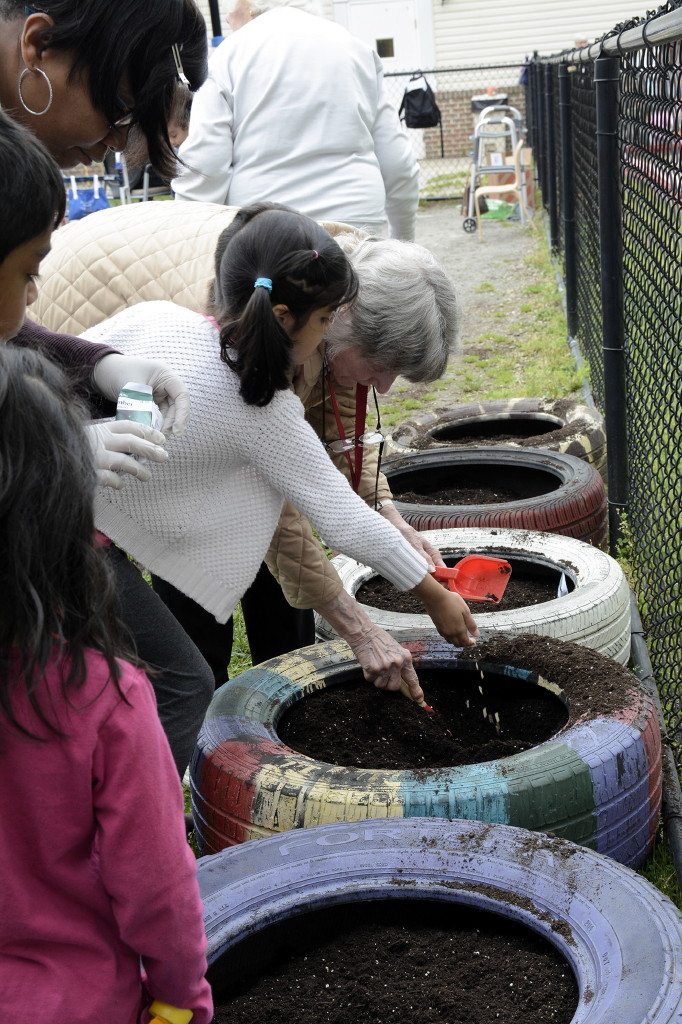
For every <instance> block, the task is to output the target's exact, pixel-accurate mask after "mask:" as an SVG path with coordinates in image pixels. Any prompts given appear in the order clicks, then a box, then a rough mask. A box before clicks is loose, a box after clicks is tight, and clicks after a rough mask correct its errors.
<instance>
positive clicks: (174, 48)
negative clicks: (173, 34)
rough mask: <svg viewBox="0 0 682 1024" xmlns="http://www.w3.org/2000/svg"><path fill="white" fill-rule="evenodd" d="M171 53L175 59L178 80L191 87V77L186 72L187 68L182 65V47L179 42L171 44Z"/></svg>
mask: <svg viewBox="0 0 682 1024" xmlns="http://www.w3.org/2000/svg"><path fill="white" fill-rule="evenodd" d="M171 53H172V54H173V60H174V61H175V73H176V75H177V76H178V81H179V82H181V83H182V84H183V85H185V86H187V88H188V89H189V88H190V84H189V78H188V77H187V75H186V74H185V69H184V68H183V66H182V61H181V60H180V47H179V46H178V44H177V43H173V45H172V46H171Z"/></svg>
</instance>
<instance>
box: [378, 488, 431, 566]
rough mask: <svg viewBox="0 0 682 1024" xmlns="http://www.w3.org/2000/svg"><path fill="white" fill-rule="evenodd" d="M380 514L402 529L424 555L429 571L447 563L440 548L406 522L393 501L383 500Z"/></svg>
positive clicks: (398, 528) (405, 535)
mask: <svg viewBox="0 0 682 1024" xmlns="http://www.w3.org/2000/svg"><path fill="white" fill-rule="evenodd" d="M379 515H381V516H383V517H384V519H388V521H389V523H391V524H392V525H393V526H395V528H396V530H400V532H401V533H402V535H403V537H404V538H405V540H406V541H407V543H408V544H411V545H412V547H413V548H415V549H416V550H417V551H418V552H419V553H420V555H423V556H424V558H425V559H426V561H427V563H428V569H429V572H432V571H433V570H434V569H435V568H436V566H437V565H445V562H444V561H443V558H442V555H441V553H440V551H439V550H438V548H436V547H434V546H433V544H429V542H428V541H427V540H426V538H425V537H424V534H423V533H418V532H417V531H416V530H413V529H412V527H411V526H410V524H409V523H406V522H405V520H404V519H403V517H402V516H401V514H400V512H398V509H397V508H396V507H395V505H394V504H393V502H387V501H383V502H382V505H381V511H380V512H379Z"/></svg>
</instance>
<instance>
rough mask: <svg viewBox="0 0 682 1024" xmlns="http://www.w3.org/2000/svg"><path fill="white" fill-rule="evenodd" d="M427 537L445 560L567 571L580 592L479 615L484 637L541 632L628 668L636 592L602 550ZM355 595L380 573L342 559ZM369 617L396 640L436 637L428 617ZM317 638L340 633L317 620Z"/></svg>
mask: <svg viewBox="0 0 682 1024" xmlns="http://www.w3.org/2000/svg"><path fill="white" fill-rule="evenodd" d="M423 536H424V537H425V538H427V539H428V540H429V541H430V542H431V543H432V544H434V545H435V546H436V547H437V548H439V549H440V551H441V553H442V554H443V555H444V556H453V557H455V558H458V557H460V558H461V557H462V556H464V555H466V554H474V553H475V554H483V555H494V556H496V557H498V558H511V559H512V560H513V559H514V558H516V559H522V560H523V561H524V562H528V563H531V564H536V565H541V566H545V567H548V568H553V569H556V571H557V572H558V573H562V572H563V573H565V574H566V576H567V578H568V579H569V580H570V581H571V582H572V583H573V586H574V589H573V590H572V591H571V593H569V594H566V595H565V596H564V597H557V598H555V599H554V600H552V601H545V602H543V603H541V604H534V605H527V606H526V607H524V608H514V609H512V610H510V611H490V612H478V611H477V612H476V623H477V625H478V627H479V629H480V631H481V637H482V638H483V639H484V640H485V639H490V638H491V637H493V636H494V635H495V634H497V633H537V634H540V635H542V636H553V637H556V638H557V639H558V640H568V641H571V642H572V643H576V644H582V646H583V647H590V648H592V650H595V651H599V652H600V653H601V654H604V655H606V656H607V657H609V658H613V659H614V660H615V661H617V662H619V663H620V664H621V665H627V663H628V660H629V658H630V628H631V627H630V590H629V587H628V583H627V580H626V578H625V574H624V573H623V570H622V569H621V567H620V566H619V565H618V562H616V561H615V559H613V558H611V556H610V555H607V554H606V553H605V552H603V551H600V550H599V549H598V548H594V547H592V546H591V545H590V544H585V543H584V542H583V541H579V540H575V539H573V538H572V537H563V536H561V535H560V534H556V533H538V532H533V531H531V530H503V529H477V528H456V527H453V528H452V529H444V530H425V531H424V533H423ZM333 565H334V567H335V568H336V570H337V572H338V573H339V576H340V577H341V580H342V582H343V585H344V589H345V590H346V591H347V593H349V594H350V595H351V596H353V597H354V596H355V594H356V592H357V591H358V590H359V588H360V587H361V586H362V584H363V583H366V582H367V580H369V579H371V578H372V577H373V576H375V575H376V573H375V571H374V569H372V568H370V567H369V566H366V565H361V564H360V563H359V562H356V561H354V560H353V559H352V558H348V557H347V556H346V555H337V557H336V558H334V560H333ZM363 608H364V610H365V611H366V612H367V615H368V616H369V618H370V619H371V620H372V622H374V623H376V624H377V625H378V626H381V627H382V629H385V630H386V631H387V632H388V633H390V634H391V635H392V636H394V637H395V638H396V639H397V640H401V639H402V638H403V637H407V635H408V634H409V636H410V637H411V638H412V639H414V635H415V631H423V632H424V634H429V635H433V634H434V632H435V630H434V627H433V623H432V622H431V619H430V618H429V617H428V615H420V614H413V613H404V612H391V611H384V610H382V609H380V608H372V607H370V606H368V605H363ZM315 630H316V634H317V637H318V639H320V640H330V639H333V638H334V637H336V636H337V634H336V632H335V631H334V630H333V629H332V627H331V626H330V625H329V623H328V622H326V621H325V620H324V619H323V618H322V617H321V616H320V615H317V614H316V616H315Z"/></svg>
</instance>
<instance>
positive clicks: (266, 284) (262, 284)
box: [253, 277, 272, 292]
mask: <svg viewBox="0 0 682 1024" xmlns="http://www.w3.org/2000/svg"><path fill="white" fill-rule="evenodd" d="M253 287H254V288H267V290H268V291H269V292H271V291H272V281H271V280H270V278H269V277H257V278H256V280H255V281H254V282H253Z"/></svg>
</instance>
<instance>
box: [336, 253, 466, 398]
mask: <svg viewBox="0 0 682 1024" xmlns="http://www.w3.org/2000/svg"><path fill="white" fill-rule="evenodd" d="M336 241H337V242H338V243H339V244H340V245H341V247H342V248H343V249H344V251H346V252H347V253H348V256H349V259H350V261H351V263H352V265H353V268H354V270H355V272H356V274H357V276H358V282H359V290H358V294H357V297H356V298H355V299H354V301H353V303H352V305H351V307H350V310H349V311H348V313H346V314H345V315H344V316H339V317H337V318H336V320H335V321H334V324H333V326H332V327H331V328H330V329H329V331H328V333H327V353H328V355H329V357H330V358H333V357H334V355H337V354H338V353H339V352H341V351H342V350H344V349H347V348H350V347H352V346H356V347H357V348H359V349H360V352H361V354H362V355H363V356H364V357H365V358H367V359H370V360H371V361H372V362H373V363H374V364H375V365H376V366H377V367H378V368H380V369H382V370H391V371H393V372H394V373H399V374H401V375H402V376H403V377H406V378H407V379H408V380H409V381H412V382H413V383H415V384H416V383H419V382H426V381H432V380H437V379H438V378H439V377H442V375H443V373H444V372H445V368H446V366H447V363H448V359H449V358H450V357H451V356H453V355H457V354H459V352H460V351H461V340H460V329H461V308H460V304H459V299H458V297H457V292H456V291H455V286H454V284H453V283H452V281H451V279H450V278H449V276H448V274H447V273H446V271H445V269H444V268H443V266H442V265H441V264H440V263H439V262H438V260H437V259H436V257H435V256H434V255H433V254H432V253H430V252H429V250H428V249H424V248H423V246H421V245H416V244H415V243H414V242H401V241H398V239H396V238H367V239H364V240H361V241H356V242H355V244H354V243H353V238H352V236H350V235H349V236H337V237H336ZM344 243H346V244H344Z"/></svg>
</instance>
